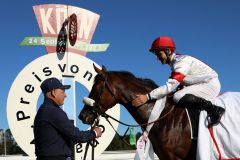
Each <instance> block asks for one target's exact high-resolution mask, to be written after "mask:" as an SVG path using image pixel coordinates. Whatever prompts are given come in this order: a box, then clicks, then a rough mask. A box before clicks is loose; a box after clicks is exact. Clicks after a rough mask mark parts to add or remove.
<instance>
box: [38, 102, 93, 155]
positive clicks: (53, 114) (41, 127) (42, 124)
mask: <svg viewBox="0 0 240 160" xmlns="http://www.w3.org/2000/svg"><path fill="white" fill-rule="evenodd" d="M34 138H35V154H36V156H37V157H42V156H43V157H45V156H47V157H48V156H71V155H72V153H71V152H72V151H71V147H70V146H71V144H76V143H78V142H79V143H83V142H87V141H90V140H93V139H94V138H96V135H95V132H94V131H80V130H79V129H78V128H76V127H75V126H74V125H73V124H72V123H71V122H70V120H69V119H68V117H67V114H66V113H65V112H64V111H63V110H62V109H61V108H60V107H59V106H58V105H57V104H56V103H55V102H54V101H52V100H51V99H49V98H45V100H44V102H43V104H42V105H41V106H40V108H39V110H38V112H37V115H36V117H35V120H34Z"/></svg>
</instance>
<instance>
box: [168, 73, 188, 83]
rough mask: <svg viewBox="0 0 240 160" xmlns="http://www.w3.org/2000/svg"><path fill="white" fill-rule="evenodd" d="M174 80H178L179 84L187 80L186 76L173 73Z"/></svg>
mask: <svg viewBox="0 0 240 160" xmlns="http://www.w3.org/2000/svg"><path fill="white" fill-rule="evenodd" d="M170 78H172V79H176V80H177V81H178V82H182V81H183V79H184V78H185V75H184V74H182V73H180V72H172V74H171V77H170Z"/></svg>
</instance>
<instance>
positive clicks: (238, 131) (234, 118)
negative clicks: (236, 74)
mask: <svg viewBox="0 0 240 160" xmlns="http://www.w3.org/2000/svg"><path fill="white" fill-rule="evenodd" d="M214 104H216V105H218V106H221V107H223V108H225V109H226V111H225V113H224V115H223V116H222V118H221V123H220V124H219V125H217V126H214V127H213V128H211V129H208V128H207V127H206V115H207V113H206V112H205V111H203V112H201V114H200V119H199V132H198V152H197V160H240V92H226V93H224V94H222V95H220V96H218V97H217V98H216V100H215V102H214Z"/></svg>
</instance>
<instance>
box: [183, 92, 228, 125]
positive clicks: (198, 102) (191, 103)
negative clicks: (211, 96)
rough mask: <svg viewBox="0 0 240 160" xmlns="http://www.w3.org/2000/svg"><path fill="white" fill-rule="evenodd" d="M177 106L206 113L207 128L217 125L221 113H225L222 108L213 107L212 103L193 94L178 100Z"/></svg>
mask: <svg viewBox="0 0 240 160" xmlns="http://www.w3.org/2000/svg"><path fill="white" fill-rule="evenodd" d="M178 104H179V105H183V106H186V107H191V108H196V109H200V110H205V111H207V114H208V115H207V119H208V120H209V121H210V122H209V124H208V127H212V126H214V125H218V124H219V122H220V119H221V117H222V115H223V113H224V112H225V109H224V108H222V107H219V106H216V105H213V104H212V102H210V101H207V100H205V99H203V98H201V97H197V96H195V95H193V94H186V95H185V96H183V97H182V98H181V99H180V100H179V102H178Z"/></svg>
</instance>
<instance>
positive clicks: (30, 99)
mask: <svg viewBox="0 0 240 160" xmlns="http://www.w3.org/2000/svg"><path fill="white" fill-rule="evenodd" d="M93 63H94V64H95V65H96V66H98V67H99V68H100V66H99V65H97V64H96V63H95V62H93V61H92V60H90V59H88V58H86V57H84V56H81V55H79V54H75V53H66V56H64V59H62V60H61V61H59V60H58V58H57V54H47V55H44V56H42V57H39V58H37V59H35V60H34V61H32V62H31V63H30V64H28V65H27V66H26V67H25V68H24V69H23V70H22V71H21V72H20V73H19V74H18V76H17V77H16V79H15V80H14V82H13V84H12V86H11V89H10V91H9V94H8V99H7V118H8V124H9V128H10V130H11V132H12V134H13V137H14V138H15V140H16V142H17V143H18V145H19V146H20V147H21V148H22V149H23V150H24V151H25V152H26V153H27V154H28V155H29V156H30V157H35V146H34V144H31V141H32V140H33V139H34V135H33V128H32V126H33V122H34V118H35V115H36V113H37V102H38V99H39V97H40V94H41V89H40V84H41V82H42V81H43V80H45V79H46V78H49V77H56V78H58V79H60V80H61V79H63V75H72V76H73V78H74V81H75V82H78V83H80V84H81V85H83V86H85V87H86V88H87V90H88V91H90V90H91V88H92V85H93V82H94V77H95V76H96V72H95V70H94V69H93ZM86 96H87V95H86ZM75 98H76V100H81V99H79V98H77V97H75ZM107 113H108V114H110V115H113V116H114V117H115V118H116V119H119V118H120V106H119V104H117V105H116V106H115V107H113V108H112V109H110V110H108V112H107ZM76 114H79V113H76ZM74 119H75V120H76V115H75V118H74ZM111 122H112V125H113V126H114V128H115V129H117V127H118V123H117V122H114V121H111ZM75 124H76V123H75ZM100 125H103V126H104V127H105V132H104V133H103V135H102V137H101V138H99V139H97V141H98V143H99V144H98V145H97V147H96V148H95V151H94V153H95V157H97V156H98V155H100V154H101V153H102V152H103V151H104V150H105V149H106V148H107V146H108V145H109V144H110V143H111V141H112V139H113V137H114V135H115V132H114V131H113V129H112V128H111V126H110V125H109V124H108V123H107V122H106V120H105V119H104V118H100ZM85 146H86V143H84V144H77V145H76V146H75V158H76V159H79V160H81V159H82V158H83V155H84V152H85ZM90 156H91V149H89V152H88V157H90Z"/></svg>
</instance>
